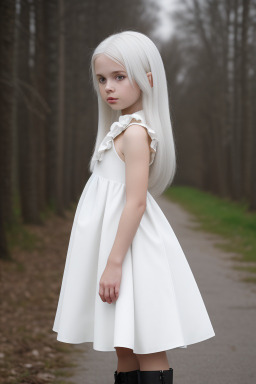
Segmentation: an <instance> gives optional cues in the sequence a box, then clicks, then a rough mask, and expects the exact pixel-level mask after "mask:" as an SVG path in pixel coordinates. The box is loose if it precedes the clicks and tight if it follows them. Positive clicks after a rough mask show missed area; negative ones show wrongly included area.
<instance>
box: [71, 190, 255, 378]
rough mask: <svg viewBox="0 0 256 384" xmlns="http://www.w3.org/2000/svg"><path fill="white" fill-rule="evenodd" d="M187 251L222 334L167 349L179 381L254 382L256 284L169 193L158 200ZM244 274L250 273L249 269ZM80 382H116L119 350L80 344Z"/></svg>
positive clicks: (75, 357)
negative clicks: (235, 266)
mask: <svg viewBox="0 0 256 384" xmlns="http://www.w3.org/2000/svg"><path fill="white" fill-rule="evenodd" d="M157 202H158V204H159V205H160V207H161V209H162V210H163V212H164V213H165V215H166V217H167V219H168V220H169V222H170V224H171V226H172V228H173V229H174V232H175V233H176V236H177V238H178V239H179V242H180V244H181V246H182V248H183V250H184V253H185V255H186V257H187V260H188V262H189V264H190V267H191V269H192V271H193V274H194V276H195V278H196V281H197V284H198V287H199V289H200V291H201V294H202V297H203V299H204V302H205V304H206V307H207V310H208V313H209V316H210V318H211V321H212V324H213V328H214V330H215V333H216V336H215V337H214V338H211V339H209V340H206V341H204V342H201V343H197V344H194V345H190V346H188V348H187V349H179V348H178V349H175V350H170V351H168V352H167V354H168V359H169V362H170V366H171V367H173V368H174V383H175V384H192V383H193V384H203V383H206V382H207V383H209V384H220V383H223V384H252V383H254V382H256V368H255V366H256V365H255V361H256V326H255V324H256V300H255V297H256V296H255V292H256V286H253V285H251V284H248V283H244V282H242V281H241V276H242V272H240V271H237V270H234V269H233V268H232V266H233V265H234V261H232V260H231V254H228V253H226V252H224V251H222V250H220V249H218V248H216V247H215V246H214V244H216V243H219V242H221V241H222V240H221V238H220V237H219V236H216V235H213V234H208V233H203V232H201V231H197V230H195V228H197V226H198V225H197V224H196V222H195V221H194V218H193V216H192V215H189V214H188V213H187V212H185V211H184V210H183V209H182V208H181V207H180V206H178V205H176V204H174V203H171V202H169V201H168V200H167V199H166V198H164V197H161V198H159V199H157ZM243 274H244V272H243ZM74 351H80V353H78V354H74V355H73V357H72V361H73V362H75V363H77V364H78V365H77V367H76V368H74V369H72V370H71V371H70V369H67V370H68V371H69V373H73V374H74V377H73V378H72V381H73V382H74V383H76V384H82V383H83V384H101V383H102V384H103V383H104V384H108V383H109V384H112V383H114V379H113V373H114V370H115V369H116V355H115V352H98V351H95V350H93V348H92V343H84V344H80V345H78V346H74Z"/></svg>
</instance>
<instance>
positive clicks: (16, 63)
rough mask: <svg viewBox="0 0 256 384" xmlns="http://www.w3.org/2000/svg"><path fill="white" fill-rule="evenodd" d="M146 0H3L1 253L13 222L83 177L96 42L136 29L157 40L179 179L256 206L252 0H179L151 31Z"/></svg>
mask: <svg viewBox="0 0 256 384" xmlns="http://www.w3.org/2000/svg"><path fill="white" fill-rule="evenodd" d="M158 8H159V3H158V2H154V1H151V0H136V1H131V0H122V1H111V2H109V1H103V0H101V1H99V0H98V1H95V0H86V1H85V0H47V1H43V0H26V1H25V0H8V1H7V0H2V1H1V2H0V25H1V27H0V28H1V37H0V39H1V44H0V51H1V52H0V56H1V64H0V79H1V92H0V94H1V96H0V97H1V99H0V108H1V111H0V113H1V131H0V135H1V136H0V164H1V167H0V180H1V189H0V190H1V193H0V247H1V248H0V255H1V258H5V257H8V246H7V241H6V231H7V230H8V228H10V226H12V225H13V224H14V223H15V222H16V221H17V220H19V221H22V222H23V223H33V224H42V221H43V219H42V217H43V213H44V212H45V211H47V210H48V209H50V210H52V211H54V212H56V213H57V214H58V215H63V212H64V210H65V209H66V208H67V207H68V206H69V205H70V204H71V203H72V202H76V201H77V200H78V198H79V196H80V194H81V191H82V188H83V187H84V185H85V183H86V181H87V179H88V177H89V176H90V173H89V170H88V163H89V159H90V157H91V155H92V148H93V145H94V140H95V138H96V130H97V103H96V95H95V94H94V91H93V88H92V82H91V79H90V73H89V64H90V57H91V54H92V52H93V50H94V48H95V47H96V46H97V44H98V43H99V42H100V41H101V40H102V39H104V38H105V37H107V36H108V35H110V34H112V33H117V32H121V31H124V30H128V29H131V30H136V31H139V32H142V33H145V34H146V35H148V36H149V37H150V38H152V39H153V41H154V42H155V43H156V45H157V46H158V48H159V50H160V52H161V55H162V58H163V62H164V66H165V69H166V75H167V79H168V86H169V96H170V110H171V118H172V122H173V131H174V137H175V142H176V148H177V164H178V166H177V173H176V176H175V179H174V184H176V185H188V186H193V187H196V188H199V189H201V190H204V191H210V192H212V193H214V194H216V195H218V196H220V197H228V198H230V199H232V200H235V201H247V202H248V204H249V209H250V210H251V211H255V210H256V0H219V1H214V0H205V1H200V0H180V1H177V2H176V4H175V7H173V8H174V9H173V11H172V13H171V14H170V15H167V16H166V17H169V23H170V24H172V26H173V27H172V30H173V33H172V34H171V36H170V38H168V39H166V38H165V36H163V38H162V39H161V38H160V37H154V35H153V31H154V30H155V28H156V26H157V24H158V23H159V22H160V23H161V20H159V17H158V14H159V9H158Z"/></svg>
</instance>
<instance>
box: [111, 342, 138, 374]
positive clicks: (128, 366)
mask: <svg viewBox="0 0 256 384" xmlns="http://www.w3.org/2000/svg"><path fill="white" fill-rule="evenodd" d="M115 349H116V354H117V359H118V362H117V372H118V373H119V372H130V371H134V370H136V369H140V365H139V361H138V359H137V356H136V355H135V353H133V350H132V349H130V348H124V347H115Z"/></svg>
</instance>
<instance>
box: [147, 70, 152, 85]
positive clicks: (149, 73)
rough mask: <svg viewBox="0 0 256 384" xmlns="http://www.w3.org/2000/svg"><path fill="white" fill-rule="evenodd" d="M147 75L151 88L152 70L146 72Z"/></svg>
mask: <svg viewBox="0 0 256 384" xmlns="http://www.w3.org/2000/svg"><path fill="white" fill-rule="evenodd" d="M147 77H148V81H149V84H150V85H151V88H153V76H152V72H148V73H147Z"/></svg>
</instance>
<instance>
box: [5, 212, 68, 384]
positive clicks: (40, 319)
mask: <svg viewBox="0 0 256 384" xmlns="http://www.w3.org/2000/svg"><path fill="white" fill-rule="evenodd" d="M73 218H74V211H73V210H68V211H66V212H65V217H58V216H54V215H50V217H48V218H47V220H45V222H44V224H43V225H40V226H38V225H26V226H25V229H26V231H28V232H29V233H30V234H32V236H33V237H34V238H36V245H34V246H33V247H32V248H33V249H30V250H24V249H22V247H20V246H17V245H16V246H14V247H12V248H13V249H12V251H11V257H12V259H11V260H9V261H3V260H0V268H1V287H0V288H1V329H0V343H1V349H0V383H4V384H9V383H11V384H14V383H27V384H42V383H56V384H57V383H59V384H61V383H69V382H72V379H70V378H68V377H67V376H69V373H68V370H67V369H66V368H67V367H71V366H73V364H70V363H69V360H70V359H69V357H70V355H69V354H70V353H71V352H72V353H75V351H74V348H72V345H71V344H66V343H62V342H59V341H57V340H56V337H57V333H55V332H54V331H52V327H53V321H54V317H55V313H56V309H57V303H58V297H59V293H60V285H61V280H62V276H63V272H64V265H65V260H66V254H67V247H68V242H69V236H70V231H71V227H72V222H73ZM63 368H65V373H64V372H63Z"/></svg>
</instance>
